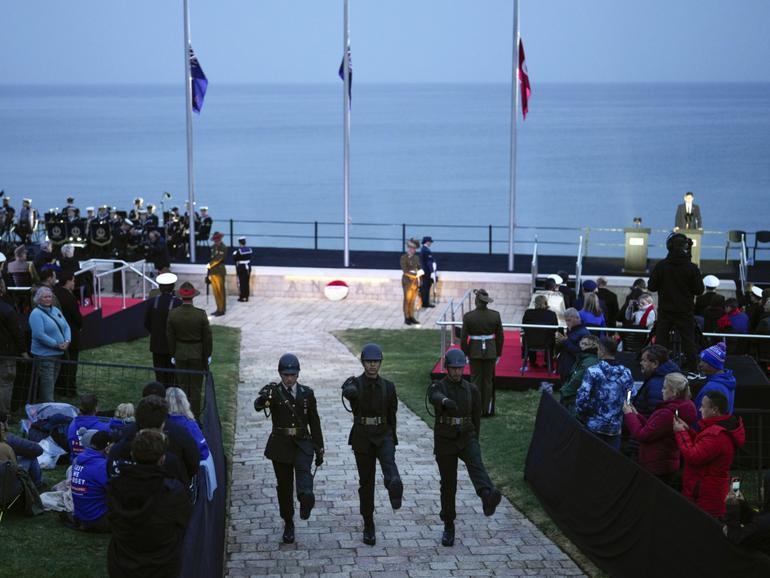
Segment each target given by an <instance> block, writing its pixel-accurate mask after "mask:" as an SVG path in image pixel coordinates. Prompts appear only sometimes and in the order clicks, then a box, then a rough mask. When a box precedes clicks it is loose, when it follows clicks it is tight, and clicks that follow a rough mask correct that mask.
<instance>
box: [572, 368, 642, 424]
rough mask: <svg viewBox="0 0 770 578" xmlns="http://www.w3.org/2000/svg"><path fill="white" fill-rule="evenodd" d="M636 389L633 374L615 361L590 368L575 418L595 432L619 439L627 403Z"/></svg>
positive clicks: (576, 401) (580, 391)
mask: <svg viewBox="0 0 770 578" xmlns="http://www.w3.org/2000/svg"><path fill="white" fill-rule="evenodd" d="M633 387H634V378H633V377H631V371H630V370H629V369H628V368H627V367H625V366H623V365H620V364H619V363H618V362H616V361H614V360H610V361H608V360H602V361H600V362H599V363H598V364H597V365H594V366H592V367H589V368H588V369H586V371H585V374H584V375H583V383H582V384H581V385H580V388H579V389H578V393H577V399H576V400H575V415H577V416H578V418H580V420H581V421H582V422H583V423H585V424H586V427H587V428H588V429H589V430H591V431H592V432H594V433H598V434H603V435H608V436H616V435H620V430H621V428H622V426H623V403H624V402H625V401H626V395H627V393H628V392H629V391H631V388H633Z"/></svg>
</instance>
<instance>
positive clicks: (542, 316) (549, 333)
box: [521, 295, 559, 365]
mask: <svg viewBox="0 0 770 578" xmlns="http://www.w3.org/2000/svg"><path fill="white" fill-rule="evenodd" d="M521 322H522V323H523V324H525V325H528V324H529V325H554V326H556V325H558V324H559V320H558V319H557V317H556V313H554V312H553V311H551V310H550V309H548V298H547V297H546V296H545V295H535V308H534V309H527V310H526V311H525V312H524V316H523V317H522V319H521ZM555 333H556V329H555V328H554V329H534V328H526V327H525V328H522V335H523V336H524V338H523V339H522V341H521V355H522V357H524V345H525V340H526V344H527V345H529V346H530V347H535V346H536V347H538V348H540V347H546V348H548V349H549V351H550V352H551V357H552V358H553V348H554V343H555V338H554V335H555ZM536 361H537V352H536V351H530V353H529V362H530V363H531V364H532V365H536Z"/></svg>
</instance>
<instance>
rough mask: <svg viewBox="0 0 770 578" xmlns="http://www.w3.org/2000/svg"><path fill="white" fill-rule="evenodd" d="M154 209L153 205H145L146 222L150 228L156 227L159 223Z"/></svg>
mask: <svg viewBox="0 0 770 578" xmlns="http://www.w3.org/2000/svg"><path fill="white" fill-rule="evenodd" d="M155 210H156V209H155V205H147V223H148V226H149V227H150V229H151V230H154V229H157V228H158V225H159V224H160V219H159V218H158V214H157V213H156V212H155Z"/></svg>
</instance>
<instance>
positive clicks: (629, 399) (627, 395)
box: [626, 389, 631, 405]
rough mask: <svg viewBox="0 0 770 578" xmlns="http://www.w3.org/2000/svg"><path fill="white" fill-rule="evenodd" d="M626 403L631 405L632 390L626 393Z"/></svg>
mask: <svg viewBox="0 0 770 578" xmlns="http://www.w3.org/2000/svg"><path fill="white" fill-rule="evenodd" d="M626 405H631V390H630V389H629V390H628V392H627V393H626Z"/></svg>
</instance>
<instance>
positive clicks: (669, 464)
mask: <svg viewBox="0 0 770 578" xmlns="http://www.w3.org/2000/svg"><path fill="white" fill-rule="evenodd" d="M623 413H624V414H625V417H624V421H625V424H626V427H627V428H628V431H629V432H630V434H631V437H632V438H633V439H635V440H636V441H638V442H639V465H640V466H642V467H643V468H644V469H645V470H647V471H648V472H650V473H651V474H653V475H655V476H657V477H658V478H660V480H661V481H663V482H664V483H666V484H668V485H669V486H671V487H674V488H677V490H678V489H679V488H678V487H677V486H678V485H679V479H678V478H679V475H678V474H679V461H680V454H679V446H677V445H676V440H675V439H674V417H675V416H676V415H678V416H679V417H680V418H681V419H682V420H684V422H685V423H686V424H687V425H690V426H691V425H692V424H694V423H695V422H696V421H697V420H698V412H697V410H696V409H695V404H694V403H693V402H692V401H690V387H689V385H688V384H687V378H686V377H685V376H684V375H682V374H681V373H669V374H668V375H666V377H665V379H664V381H663V399H662V401H661V402H660V403H659V404H658V406H657V408H656V409H655V411H654V412H652V415H650V416H649V418H647V417H645V416H644V415H642V414H641V413H640V412H639V411H638V410H637V408H636V407H634V406H633V405H629V404H625V405H624V406H623Z"/></svg>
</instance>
